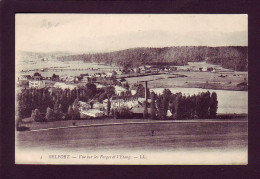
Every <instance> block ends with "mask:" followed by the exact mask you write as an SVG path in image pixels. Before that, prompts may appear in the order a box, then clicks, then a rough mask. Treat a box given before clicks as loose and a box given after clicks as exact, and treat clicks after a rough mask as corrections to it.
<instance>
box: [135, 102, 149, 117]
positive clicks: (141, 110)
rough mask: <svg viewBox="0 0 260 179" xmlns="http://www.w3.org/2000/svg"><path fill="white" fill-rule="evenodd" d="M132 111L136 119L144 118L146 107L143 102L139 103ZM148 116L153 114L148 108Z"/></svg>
mask: <svg viewBox="0 0 260 179" xmlns="http://www.w3.org/2000/svg"><path fill="white" fill-rule="evenodd" d="M130 111H131V112H132V113H133V114H134V116H136V117H142V116H143V113H144V106H143V105H142V103H141V102H138V104H137V105H135V106H134V107H132V108H131V109H130ZM147 111H148V114H151V108H147Z"/></svg>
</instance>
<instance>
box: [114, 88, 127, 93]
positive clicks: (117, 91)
mask: <svg viewBox="0 0 260 179" xmlns="http://www.w3.org/2000/svg"><path fill="white" fill-rule="evenodd" d="M126 91H127V90H126V89H125V88H123V87H121V86H115V93H116V94H117V95H120V94H121V92H126Z"/></svg>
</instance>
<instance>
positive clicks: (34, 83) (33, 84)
mask: <svg viewBox="0 0 260 179" xmlns="http://www.w3.org/2000/svg"><path fill="white" fill-rule="evenodd" d="M45 86H46V84H45V81H44V80H30V81H29V88H45Z"/></svg>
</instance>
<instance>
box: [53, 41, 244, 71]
mask: <svg viewBox="0 0 260 179" xmlns="http://www.w3.org/2000/svg"><path fill="white" fill-rule="evenodd" d="M247 50H248V49H247V47H242V46H240V47H236V46H229V47H207V46H198V47H195V46H185V47H184V46H181V47H164V48H133V49H126V50H120V51H115V52H108V53H95V54H80V55H69V56H61V57H58V59H59V60H61V61H71V60H81V61H84V62H96V63H106V64H109V65H112V64H113V65H117V66H121V67H124V68H128V67H139V66H142V65H158V66H160V65H176V66H178V65H185V64H187V62H199V61H207V62H209V63H212V64H219V65H222V67H224V68H228V69H233V70H238V71H247V69H248V66H247V64H248V58H247Z"/></svg>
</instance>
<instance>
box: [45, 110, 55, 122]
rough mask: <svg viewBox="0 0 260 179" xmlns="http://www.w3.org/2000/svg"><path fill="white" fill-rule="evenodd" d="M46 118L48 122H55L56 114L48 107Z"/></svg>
mask: <svg viewBox="0 0 260 179" xmlns="http://www.w3.org/2000/svg"><path fill="white" fill-rule="evenodd" d="M45 118H46V120H47V121H52V120H54V113H53V110H52V109H51V108H50V107H48V108H47V110H46V115H45Z"/></svg>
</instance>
